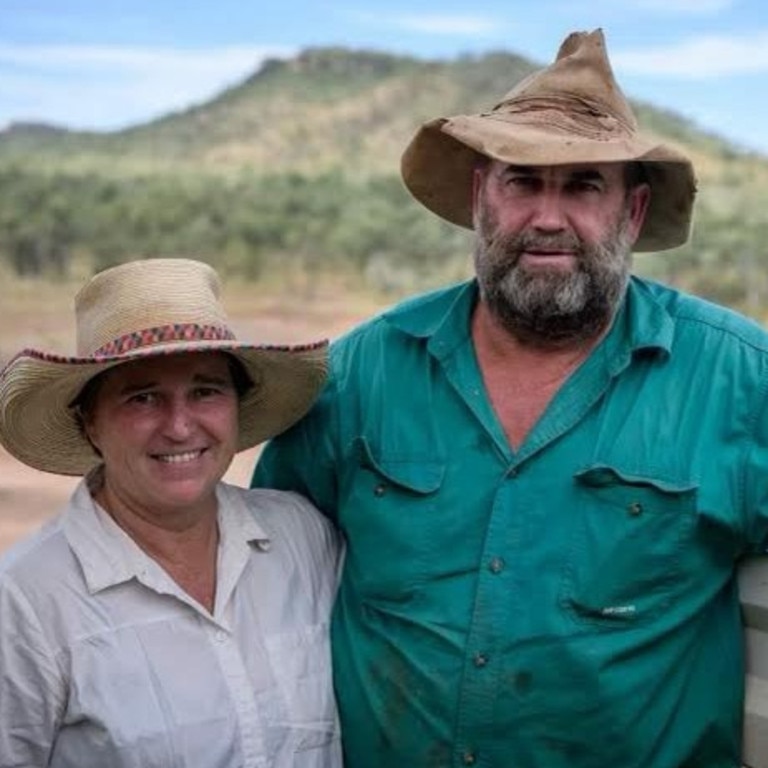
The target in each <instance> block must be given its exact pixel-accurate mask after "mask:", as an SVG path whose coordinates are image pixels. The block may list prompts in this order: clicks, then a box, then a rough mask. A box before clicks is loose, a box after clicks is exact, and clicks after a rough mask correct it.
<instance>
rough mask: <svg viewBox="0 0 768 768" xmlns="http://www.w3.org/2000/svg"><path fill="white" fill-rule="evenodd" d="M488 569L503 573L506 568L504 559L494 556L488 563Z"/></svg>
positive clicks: (492, 571)
mask: <svg viewBox="0 0 768 768" xmlns="http://www.w3.org/2000/svg"><path fill="white" fill-rule="evenodd" d="M488 570H489V571H490V572H491V573H501V572H502V571H503V570H504V561H503V560H502V559H501V558H500V557H492V558H491V560H490V562H489V563H488Z"/></svg>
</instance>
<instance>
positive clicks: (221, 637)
mask: <svg viewBox="0 0 768 768" xmlns="http://www.w3.org/2000/svg"><path fill="white" fill-rule="evenodd" d="M214 637H215V638H216V642H217V643H226V642H227V633H226V632H225V631H224V630H223V629H219V630H217V631H216V634H215V635H214Z"/></svg>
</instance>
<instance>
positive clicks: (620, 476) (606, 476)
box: [573, 464, 699, 494]
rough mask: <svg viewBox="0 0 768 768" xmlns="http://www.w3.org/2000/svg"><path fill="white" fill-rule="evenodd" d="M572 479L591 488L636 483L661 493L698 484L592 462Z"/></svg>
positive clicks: (693, 488)
mask: <svg viewBox="0 0 768 768" xmlns="http://www.w3.org/2000/svg"><path fill="white" fill-rule="evenodd" d="M573 477H574V480H576V481H577V482H578V483H581V484H582V485H586V486H590V487H592V488H607V487H610V486H612V485H637V486H648V487H650V488H655V489H656V490H657V491H661V492H662V493H670V494H676V493H688V492H689V491H695V490H696V489H697V488H698V487H699V485H698V483H694V482H692V481H690V480H683V479H670V478H661V477H659V476H658V475H651V474H646V473H645V472H643V473H638V472H627V471H624V470H622V469H618V468H616V467H611V466H608V465H607V464H593V465H592V466H589V467H585V468H584V469H580V470H579V471H578V472H576V474H575V475H574V476H573Z"/></svg>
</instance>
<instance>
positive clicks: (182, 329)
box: [92, 323, 236, 357]
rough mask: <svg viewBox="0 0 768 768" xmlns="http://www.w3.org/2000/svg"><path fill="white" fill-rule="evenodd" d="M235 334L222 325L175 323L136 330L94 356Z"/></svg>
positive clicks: (227, 338) (232, 337)
mask: <svg viewBox="0 0 768 768" xmlns="http://www.w3.org/2000/svg"><path fill="white" fill-rule="evenodd" d="M235 338H236V337H235V334H234V333H232V331H230V330H229V328H225V327H222V326H215V325H198V324H197V323H174V324H173V325H159V326H156V327H154V328H146V329H144V330H142V331H134V332H133V333H127V334H125V335H124V336H119V337H118V338H116V339H114V340H112V341H110V342H109V343H108V344H104V345H103V346H101V347H99V348H98V349H97V350H95V351H94V352H93V354H92V356H93V357H114V356H116V355H122V354H125V353H126V352H131V351H132V350H134V349H141V348H142V347H152V346H155V345H156V344H164V343H166V342H169V341H179V342H188V341H234V340H235Z"/></svg>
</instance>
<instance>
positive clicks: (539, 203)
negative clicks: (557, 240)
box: [531, 189, 567, 232]
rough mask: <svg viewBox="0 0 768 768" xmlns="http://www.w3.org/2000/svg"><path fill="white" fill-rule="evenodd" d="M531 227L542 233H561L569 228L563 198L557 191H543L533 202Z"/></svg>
mask: <svg viewBox="0 0 768 768" xmlns="http://www.w3.org/2000/svg"><path fill="white" fill-rule="evenodd" d="M531 225H532V226H533V227H535V228H536V229H537V230H539V231H540V232H561V231H562V230H563V229H565V228H566V227H567V222H566V211H565V205H564V200H563V196H562V195H561V194H560V192H559V190H557V189H543V190H542V191H541V192H540V193H539V195H537V196H536V199H535V201H534V202H533V212H532V214H531Z"/></svg>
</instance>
